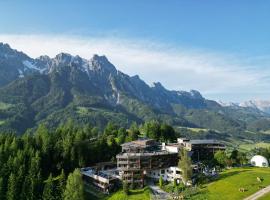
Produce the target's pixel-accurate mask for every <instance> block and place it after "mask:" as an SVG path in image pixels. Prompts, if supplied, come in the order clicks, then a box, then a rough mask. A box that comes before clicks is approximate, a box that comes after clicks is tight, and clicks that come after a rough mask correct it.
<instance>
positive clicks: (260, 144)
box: [239, 142, 270, 151]
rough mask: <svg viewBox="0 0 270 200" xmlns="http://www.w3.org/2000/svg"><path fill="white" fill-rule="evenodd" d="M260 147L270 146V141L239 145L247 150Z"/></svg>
mask: <svg viewBox="0 0 270 200" xmlns="http://www.w3.org/2000/svg"><path fill="white" fill-rule="evenodd" d="M256 147H257V148H258V147H262V148H268V147H270V143H265V142H259V143H252V144H241V145H239V148H240V149H242V150H245V151H250V150H251V149H254V148H256Z"/></svg>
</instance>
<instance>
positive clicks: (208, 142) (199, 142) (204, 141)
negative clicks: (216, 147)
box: [188, 140, 221, 144]
mask: <svg viewBox="0 0 270 200" xmlns="http://www.w3.org/2000/svg"><path fill="white" fill-rule="evenodd" d="M188 143H190V144H221V143H220V142H219V141H218V140H190V141H189V142H188Z"/></svg>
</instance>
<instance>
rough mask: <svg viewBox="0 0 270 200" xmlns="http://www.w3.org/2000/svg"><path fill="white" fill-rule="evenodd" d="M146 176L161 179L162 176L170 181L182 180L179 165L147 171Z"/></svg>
mask: <svg viewBox="0 0 270 200" xmlns="http://www.w3.org/2000/svg"><path fill="white" fill-rule="evenodd" d="M146 176H147V177H149V178H153V179H156V180H157V179H159V178H160V176H161V177H162V179H163V180H164V181H169V182H171V181H173V180H174V179H176V181H177V183H180V181H181V180H182V172H181V170H180V169H179V168H178V167H168V168H165V169H157V170H151V171H148V172H147V174H146Z"/></svg>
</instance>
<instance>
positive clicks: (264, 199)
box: [258, 192, 270, 200]
mask: <svg viewBox="0 0 270 200" xmlns="http://www.w3.org/2000/svg"><path fill="white" fill-rule="evenodd" d="M269 199H270V192H269V193H267V194H266V195H264V196H263V197H261V198H259V199H258V200H269Z"/></svg>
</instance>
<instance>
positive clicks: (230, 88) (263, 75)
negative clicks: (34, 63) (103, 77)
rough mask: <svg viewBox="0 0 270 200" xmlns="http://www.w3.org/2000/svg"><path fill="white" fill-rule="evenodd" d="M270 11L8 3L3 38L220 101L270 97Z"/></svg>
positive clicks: (232, 4)
mask: <svg viewBox="0 0 270 200" xmlns="http://www.w3.org/2000/svg"><path fill="white" fill-rule="evenodd" d="M269 10H270V2H269V1H266V0H265V1H263V0H259V1H252V0H245V1H244V0H238V1H233V0H223V1H222V0H212V1H210V0H204V1H199V0H186V1H181V0H175V1H174V0H170V1H163V0H136V1H131V0H130V1H128V0H114V1H90V0H88V1H82V0H81V1H61V0H58V1H51V0H47V1H30V0H25V1H20V0H18V1H7V0H3V1H1V2H0V41H2V42H8V43H10V44H11V46H12V47H14V48H17V49H19V50H23V51H25V52H26V53H28V54H29V55H30V56H38V55H39V54H48V55H50V56H54V55H55V54H56V53H57V51H58V50H59V51H66V52H70V53H72V54H79V55H82V56H84V57H86V58H90V57H91V54H93V53H100V54H105V55H107V57H108V58H109V59H110V60H111V61H112V62H113V63H114V64H115V65H116V66H117V67H118V68H119V69H120V70H121V71H123V72H125V73H128V74H130V75H134V74H139V75H140V76H141V78H143V79H144V80H145V81H146V82H147V83H149V84H150V83H151V82H153V81H160V82H161V83H162V84H163V85H164V86H166V87H167V88H169V89H175V90H189V89H197V90H200V91H201V92H202V94H203V95H204V96H206V97H208V98H211V99H215V100H224V101H243V100H249V99H266V100H267V99H268V100H270V91H269V89H268V88H269V84H270V42H269V39H270V21H269V19H270V12H269ZM50 41H51V42H50Z"/></svg>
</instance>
